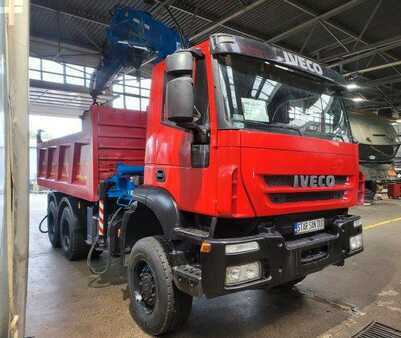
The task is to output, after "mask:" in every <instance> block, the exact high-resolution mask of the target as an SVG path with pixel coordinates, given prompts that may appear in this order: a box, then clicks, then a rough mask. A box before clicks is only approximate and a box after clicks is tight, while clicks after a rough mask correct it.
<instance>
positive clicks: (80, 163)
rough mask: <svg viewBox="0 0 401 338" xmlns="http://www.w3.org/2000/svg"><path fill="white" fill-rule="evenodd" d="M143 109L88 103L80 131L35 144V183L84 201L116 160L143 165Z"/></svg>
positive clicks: (95, 193)
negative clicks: (36, 171) (36, 154)
mask: <svg viewBox="0 0 401 338" xmlns="http://www.w3.org/2000/svg"><path fill="white" fill-rule="evenodd" d="M145 137H146V113H145V112H142V111H133V110H122V109H113V108H109V107H102V106H92V107H91V109H90V110H89V111H88V112H85V113H84V116H83V123H82V132H79V133H76V134H72V135H68V136H65V137H61V138H58V139H54V140H50V141H48V142H43V143H39V144H38V184H39V185H40V186H42V187H46V188H49V189H52V190H55V191H59V192H63V193H65V194H68V195H71V196H74V197H78V198H81V199H84V200H87V201H97V200H98V185H99V182H100V181H102V180H104V179H106V178H108V177H110V176H112V175H113V173H114V170H115V166H116V163H126V164H136V165H143V164H144V159H145Z"/></svg>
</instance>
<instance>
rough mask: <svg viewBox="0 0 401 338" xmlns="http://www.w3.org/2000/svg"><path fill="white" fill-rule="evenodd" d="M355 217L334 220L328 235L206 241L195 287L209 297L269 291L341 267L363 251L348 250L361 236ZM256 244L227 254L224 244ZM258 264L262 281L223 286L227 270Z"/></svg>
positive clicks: (270, 235) (275, 234)
mask: <svg viewBox="0 0 401 338" xmlns="http://www.w3.org/2000/svg"><path fill="white" fill-rule="evenodd" d="M357 219H359V217H358V216H341V217H337V218H336V219H335V220H334V221H333V223H332V224H331V226H330V229H329V230H328V231H327V232H321V233H316V234H314V235H309V236H307V237H304V238H299V239H295V240H289V241H286V240H285V239H284V237H283V236H282V235H281V234H280V233H279V232H276V231H272V232H266V233H260V234H258V235H256V236H251V237H243V238H235V239H208V240H207V242H208V243H210V244H211V247H212V249H211V251H210V252H209V253H202V254H201V259H200V270H201V280H200V281H199V282H200V283H199V285H198V288H201V292H202V293H203V294H204V295H206V296H207V297H209V298H212V297H216V296H220V295H224V294H228V293H232V292H236V291H242V290H247V289H255V288H271V287H274V286H277V285H280V284H283V283H286V282H289V281H292V280H295V279H297V278H299V277H303V276H306V275H307V274H310V273H312V272H316V271H319V270H321V269H323V268H324V267H326V266H329V265H332V264H335V265H342V264H343V262H344V259H345V258H347V257H350V256H353V255H355V254H357V253H360V252H362V251H363V247H362V248H360V249H357V250H355V251H351V250H350V244H349V243H350V237H353V236H356V235H358V234H360V233H362V226H359V227H354V221H355V220H357ZM251 241H256V242H257V243H258V244H259V250H257V251H254V252H248V253H239V254H226V252H225V246H226V245H227V244H237V243H244V242H251ZM256 261H259V262H261V264H262V278H261V279H259V280H256V281H253V282H249V283H243V284H240V285H235V286H226V285H225V277H226V268H227V267H228V266H234V265H242V264H247V263H252V262H256Z"/></svg>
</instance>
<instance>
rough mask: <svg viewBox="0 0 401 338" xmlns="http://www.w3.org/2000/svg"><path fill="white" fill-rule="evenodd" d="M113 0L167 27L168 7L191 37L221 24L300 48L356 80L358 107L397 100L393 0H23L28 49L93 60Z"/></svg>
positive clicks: (396, 8) (399, 52)
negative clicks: (28, 20) (26, 10)
mask: <svg viewBox="0 0 401 338" xmlns="http://www.w3.org/2000/svg"><path fill="white" fill-rule="evenodd" d="M115 5H128V6H133V7H135V8H138V9H142V10H147V11H150V12H151V13H152V14H153V16H154V17H155V18H156V19H159V20H161V21H163V22H165V23H167V24H168V25H170V26H172V27H174V22H173V20H172V18H171V16H170V15H169V14H168V12H167V10H166V7H168V8H169V10H170V11H171V13H172V14H173V16H174V17H175V19H176V21H177V22H178V23H179V25H180V26H181V28H182V29H183V31H184V33H185V35H186V36H187V37H188V38H189V39H190V41H191V43H194V44H196V43H197V42H199V41H202V40H203V39H205V38H206V37H207V36H208V35H210V34H211V33H215V32H226V33H231V34H237V35H243V36H248V37H252V38H255V39H258V40H262V41H266V42H269V43H272V44H275V45H277V46H280V47H283V48H286V49H289V50H291V51H295V52H297V53H300V54H304V55H305V56H307V57H310V58H313V59H315V60H317V61H319V62H320V63H322V64H326V65H328V66H331V67H334V68H335V69H336V70H338V71H340V72H341V73H342V74H344V75H345V76H346V78H348V79H349V80H352V81H355V82H358V83H359V84H360V85H361V86H362V88H360V89H359V91H357V95H360V96H363V97H365V98H368V99H369V100H367V101H365V102H363V103H359V104H358V107H359V108H364V109H378V108H383V107H391V108H394V107H398V106H400V105H401V95H400V93H401V24H400V17H401V14H400V13H401V1H399V0H325V1H315V0H218V1H216V0H202V1H200V0H175V1H173V0H164V1H155V0H147V1H140V0H131V1H129V0H119V1H118V0H107V1H106V0H31V55H32V56H39V57H45V58H50V59H54V60H56V61H58V62H68V63H76V64H81V65H87V66H95V65H96V64H97V63H98V60H99V56H100V53H101V50H102V45H103V43H104V39H105V30H106V28H107V26H108V23H109V22H110V19H111V16H110V10H111V9H112V8H113V7H114V6H115Z"/></svg>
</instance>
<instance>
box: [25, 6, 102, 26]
mask: <svg viewBox="0 0 401 338" xmlns="http://www.w3.org/2000/svg"><path fill="white" fill-rule="evenodd" d="M31 8H37V9H41V10H45V11H49V12H52V13H54V14H61V15H65V16H68V17H71V18H75V19H79V20H83V21H86V22H88V23H92V24H95V25H100V26H103V27H108V26H109V23H108V22H109V19H108V18H106V17H95V16H90V15H86V16H85V15H82V11H79V10H77V9H72V8H69V9H66V8H63V10H59V9H58V8H56V7H49V6H43V5H39V4H36V3H34V2H32V1H31Z"/></svg>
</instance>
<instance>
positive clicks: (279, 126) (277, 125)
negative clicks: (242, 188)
mask: <svg viewBox="0 0 401 338" xmlns="http://www.w3.org/2000/svg"><path fill="white" fill-rule="evenodd" d="M245 123H250V124H252V123H253V124H261V125H263V126H266V127H267V128H273V129H284V130H294V131H296V132H297V133H298V134H299V136H303V133H302V131H301V130H299V129H298V128H295V127H291V126H287V125H286V124H282V123H280V122H264V121H252V120H245Z"/></svg>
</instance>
